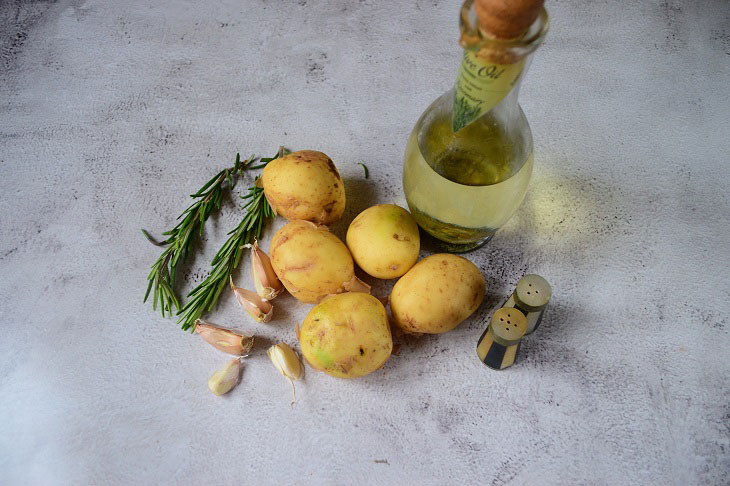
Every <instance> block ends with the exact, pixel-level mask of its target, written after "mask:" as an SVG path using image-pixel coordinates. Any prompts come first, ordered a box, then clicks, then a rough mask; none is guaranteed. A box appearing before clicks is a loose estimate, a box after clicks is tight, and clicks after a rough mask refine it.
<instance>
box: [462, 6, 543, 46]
mask: <svg viewBox="0 0 730 486" xmlns="http://www.w3.org/2000/svg"><path fill="white" fill-rule="evenodd" d="M543 3H544V0H475V2H474V9H475V10H476V13H477V17H478V18H479V26H480V27H481V30H482V31H483V32H484V33H485V34H487V35H489V36H490V37H493V38H495V39H505V40H506V39H516V38H518V37H520V36H521V35H522V34H524V33H525V32H526V31H527V29H529V28H530V26H531V25H532V24H533V22H535V20H536V19H537V17H538V15H540V10H541V9H542V5H543Z"/></svg>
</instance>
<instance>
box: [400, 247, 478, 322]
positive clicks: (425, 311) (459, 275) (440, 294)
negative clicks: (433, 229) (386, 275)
mask: <svg viewBox="0 0 730 486" xmlns="http://www.w3.org/2000/svg"><path fill="white" fill-rule="evenodd" d="M485 292H486V282H485V281H484V277H483V276H482V273H481V272H480V271H479V269H478V268H477V267H476V265H474V264H473V263H472V262H470V261H469V260H467V259H466V258H462V257H460V256H457V255H450V254H447V253H443V254H437V255H431V256H429V257H427V258H424V259H423V260H421V261H420V262H418V263H416V264H415V265H414V266H413V268H411V269H410V270H409V271H408V273H406V274H405V275H403V277H401V278H400V280H398V281H397V282H396V284H395V286H393V291H392V292H391V294H390V310H391V312H392V314H393V320H394V321H395V323H396V324H397V325H398V326H399V327H400V328H402V329H403V330H404V331H406V332H410V333H425V334H439V333H442V332H447V331H450V330H452V329H453V328H455V327H456V326H457V325H459V323H461V322H462V321H463V320H464V319H466V318H467V317H469V316H470V315H471V314H472V313H473V312H474V311H475V310H477V308H478V307H479V305H480V304H481V303H482V300H483V299H484V294H485Z"/></svg>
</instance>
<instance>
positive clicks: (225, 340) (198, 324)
mask: <svg viewBox="0 0 730 486" xmlns="http://www.w3.org/2000/svg"><path fill="white" fill-rule="evenodd" d="M195 332H197V333H198V334H200V337H202V338H203V340H205V342H207V343H209V344H211V345H212V346H214V347H215V348H217V349H220V350H221V351H223V352H224V353H228V354H237V355H244V354H248V352H249V351H251V348H252V347H253V336H247V335H245V334H239V333H237V332H235V331H232V330H230V329H225V328H222V327H220V326H216V325H215V324H211V323H210V322H205V321H203V320H201V319H198V320H197V321H195Z"/></svg>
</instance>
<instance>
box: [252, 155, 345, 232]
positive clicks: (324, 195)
mask: <svg viewBox="0 0 730 486" xmlns="http://www.w3.org/2000/svg"><path fill="white" fill-rule="evenodd" d="M261 183H262V185H263V187H264V195H265V196H266V200H267V201H269V204H270V205H271V207H272V208H274V210H276V212H277V213H278V214H281V215H282V216H284V217H285V218H286V219H288V220H289V221H293V220H298V219H301V220H304V221H312V222H313V223H317V224H326V225H329V224H332V223H334V222H335V221H337V220H338V219H340V217H341V216H342V213H343V212H344V211H345V184H344V183H343V182H342V177H340V173H339V172H337V168H336V167H335V164H334V163H333V162H332V159H330V158H329V157H327V156H326V155H325V154H323V153H322V152H317V151H314V150H299V151H298V152H292V153H290V154H288V155H285V156H284V157H280V158H278V159H274V160H272V161H271V162H269V163H268V164H267V165H266V167H264V171H263V173H262V174H261Z"/></svg>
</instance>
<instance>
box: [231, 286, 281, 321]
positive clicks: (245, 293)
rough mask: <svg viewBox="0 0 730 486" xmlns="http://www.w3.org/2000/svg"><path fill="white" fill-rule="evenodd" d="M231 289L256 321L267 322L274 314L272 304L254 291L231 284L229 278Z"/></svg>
mask: <svg viewBox="0 0 730 486" xmlns="http://www.w3.org/2000/svg"><path fill="white" fill-rule="evenodd" d="M231 289H232V290H233V293H234V294H235V295H236V300H238V303H239V304H241V306H242V307H243V308H244V309H245V310H246V312H248V314H249V315H250V316H251V317H253V318H254V320H255V321H256V322H269V321H270V320H271V317H272V316H273V315H274V306H273V305H271V302H269V301H268V300H266V299H263V298H261V297H260V296H259V294H257V293H256V292H252V291H250V290H247V289H243V288H241V287H236V286H235V285H233V280H231Z"/></svg>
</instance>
